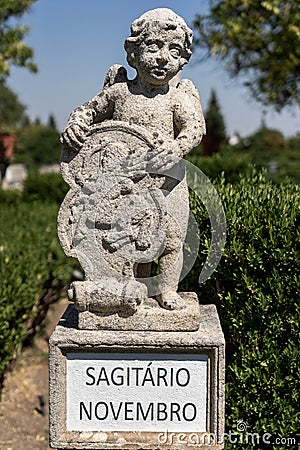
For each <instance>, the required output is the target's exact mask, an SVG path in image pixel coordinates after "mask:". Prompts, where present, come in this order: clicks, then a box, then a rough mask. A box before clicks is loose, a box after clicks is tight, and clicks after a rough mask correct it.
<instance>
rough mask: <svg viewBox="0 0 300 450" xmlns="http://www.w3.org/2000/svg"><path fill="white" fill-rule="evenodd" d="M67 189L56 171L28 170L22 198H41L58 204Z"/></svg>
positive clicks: (43, 200)
mask: <svg viewBox="0 0 300 450" xmlns="http://www.w3.org/2000/svg"><path fill="white" fill-rule="evenodd" d="M67 191H68V185H67V184H66V183H65V182H64V180H63V179H62V176H61V175H60V174H58V173H48V174H40V173H38V172H35V171H33V172H29V174H28V176H27V178H26V180H25V182H24V191H23V199H24V200H25V201H30V200H41V201H42V202H52V203H53V202H54V203H57V204H60V203H61V202H62V201H63V199H64V197H65V195H66V193H67ZM0 198H1V197H0Z"/></svg>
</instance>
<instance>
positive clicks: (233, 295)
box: [182, 170, 300, 450]
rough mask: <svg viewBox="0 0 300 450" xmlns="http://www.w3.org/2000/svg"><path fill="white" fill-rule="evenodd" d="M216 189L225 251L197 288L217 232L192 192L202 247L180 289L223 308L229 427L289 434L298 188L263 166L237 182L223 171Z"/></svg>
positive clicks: (294, 404) (292, 424)
mask: <svg viewBox="0 0 300 450" xmlns="http://www.w3.org/2000/svg"><path fill="white" fill-rule="evenodd" d="M215 187H216V189H217V191H218V193H219V195H220V198H221V200H222V203H223V206H224V209H225V212H226V217H227V243H226V248H225V251H224V255H223V257H222V259H221V262H220V264H219V266H218V268H217V270H216V272H215V273H214V274H213V275H212V277H211V278H210V279H209V280H207V281H206V283H205V284H204V285H203V286H201V287H200V288H199V287H198V286H197V275H199V273H200V269H201V267H202V265H203V263H204V260H205V258H206V256H207V253H208V251H209V245H210V235H211V230H210V223H209V219H208V217H207V213H206V211H205V209H204V207H203V205H202V203H201V202H200V200H199V199H197V198H196V197H195V196H192V197H191V208H192V210H193V211H194V213H195V215H196V218H197V222H198V226H199V230H200V251H199V257H198V260H197V263H196V266H195V267H194V269H193V271H192V272H191V273H190V274H189V276H188V277H187V279H186V280H184V281H183V284H182V288H183V289H186V288H187V287H188V289H189V290H192V289H196V290H197V291H198V293H199V297H200V301H201V302H202V303H205V302H206V303H212V302H214V303H216V304H217V307H218V309H219V313H220V317H221V323H222V327H223V331H224V334H225V337H226V345H227V363H226V368H227V385H226V386H227V394H226V397H227V398H226V419H227V431H228V430H233V431H236V423H237V422H238V421H239V420H243V421H245V422H247V424H248V430H247V431H249V432H251V433H255V432H256V433H261V434H262V433H263V432H269V433H272V434H278V435H280V436H289V435H292V434H295V433H296V432H297V430H298V428H299V412H298V411H299V402H300V398H299V389H297V383H298V382H299V367H298V363H297V360H299V338H300V336H299V312H300V311H299V302H298V301H297V299H298V298H299V253H298V250H297V243H298V242H299V237H300V236H299V210H300V187H299V186H297V185H295V184H292V183H281V184H279V185H275V184H274V183H273V182H272V181H270V180H268V179H267V178H266V173H265V172H258V171H257V170H253V171H252V173H250V174H248V175H245V174H243V175H241V176H240V177H239V180H236V182H235V183H226V182H225V179H224V177H221V179H219V180H218V181H217V182H216V183H215ZM226 448H228V449H229V448H232V447H231V446H230V445H228V447H226ZM235 448H237V449H241V450H242V449H243V450H244V449H249V450H250V449H252V448H253V446H252V445H250V444H249V445H247V444H246V443H245V442H244V443H237V444H235ZM276 448H278V449H281V448H282V449H284V448H285V447H284V446H282V447H280V446H278V447H276Z"/></svg>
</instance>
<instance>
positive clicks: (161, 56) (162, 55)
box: [157, 48, 168, 63]
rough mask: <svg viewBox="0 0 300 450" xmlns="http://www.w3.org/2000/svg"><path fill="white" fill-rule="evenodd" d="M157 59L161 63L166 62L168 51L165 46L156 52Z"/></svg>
mask: <svg viewBox="0 0 300 450" xmlns="http://www.w3.org/2000/svg"><path fill="white" fill-rule="evenodd" d="M157 59H158V61H160V62H162V63H166V62H168V51H167V49H166V48H161V49H160V51H159V53H158V58H157Z"/></svg>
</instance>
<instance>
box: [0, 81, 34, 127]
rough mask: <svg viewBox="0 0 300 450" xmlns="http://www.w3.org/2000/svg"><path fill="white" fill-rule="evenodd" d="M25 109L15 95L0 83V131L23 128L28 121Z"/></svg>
mask: <svg viewBox="0 0 300 450" xmlns="http://www.w3.org/2000/svg"><path fill="white" fill-rule="evenodd" d="M25 109H26V107H25V106H24V105H23V104H22V103H20V102H19V100H18V97H17V95H16V94H15V93H14V92H13V91H12V90H11V89H10V88H9V87H8V86H6V85H5V84H4V83H1V82H0V131H9V130H10V128H14V127H17V126H24V124H25V123H26V122H27V121H28V118H27V116H26V114H25Z"/></svg>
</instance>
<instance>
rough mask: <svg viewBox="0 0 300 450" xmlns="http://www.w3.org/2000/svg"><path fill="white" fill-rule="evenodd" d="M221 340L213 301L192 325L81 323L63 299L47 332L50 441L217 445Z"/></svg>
mask: <svg viewBox="0 0 300 450" xmlns="http://www.w3.org/2000/svg"><path fill="white" fill-rule="evenodd" d="M158 320H159V318H158ZM224 347H225V343H224V337H223V333H222V330H221V327H220V323H219V319H218V314H217V311H216V308H215V306H213V305H201V306H200V326H199V329H198V330H196V331H133V330H127V331H124V330H122V331H121V330H95V331H93V330H83V329H78V312H77V311H76V310H75V309H74V307H73V306H69V307H68V309H67V311H66V313H65V314H64V316H63V317H62V319H61V321H60V322H59V324H58V325H57V327H56V329H55V331H54V333H53V334H52V336H51V339H50V445H51V447H52V448H56V449H136V450H137V449H165V450H166V449H170V448H174V449H188V448H201V449H221V448H223V444H222V437H223V433H224Z"/></svg>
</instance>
